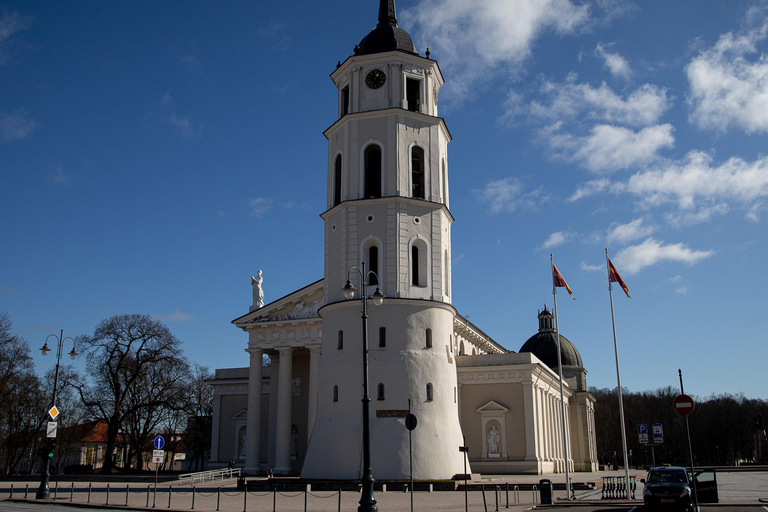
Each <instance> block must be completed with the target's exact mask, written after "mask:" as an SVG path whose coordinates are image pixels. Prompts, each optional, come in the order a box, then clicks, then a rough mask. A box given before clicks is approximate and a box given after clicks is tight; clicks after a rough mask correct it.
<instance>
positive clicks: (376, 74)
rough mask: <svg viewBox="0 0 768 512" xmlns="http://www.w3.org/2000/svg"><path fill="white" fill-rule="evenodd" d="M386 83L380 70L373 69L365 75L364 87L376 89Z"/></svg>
mask: <svg viewBox="0 0 768 512" xmlns="http://www.w3.org/2000/svg"><path fill="white" fill-rule="evenodd" d="M386 81H387V75H385V74H384V72H383V71H382V70H380V69H374V70H371V71H369V72H368V74H367V75H365V85H367V86H368V87H369V88H371V89H378V88H379V87H381V86H382V85H384V82H386Z"/></svg>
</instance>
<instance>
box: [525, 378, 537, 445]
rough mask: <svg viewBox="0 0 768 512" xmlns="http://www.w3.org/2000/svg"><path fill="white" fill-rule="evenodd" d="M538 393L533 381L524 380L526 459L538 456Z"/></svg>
mask: <svg viewBox="0 0 768 512" xmlns="http://www.w3.org/2000/svg"><path fill="white" fill-rule="evenodd" d="M534 393H536V391H535V389H534V387H533V382H523V407H524V410H525V418H526V422H525V460H537V459H538V457H537V456H536V438H537V437H538V435H537V432H536V428H537V425H536V423H537V422H536V405H535V403H534V401H535V399H536V397H535V396H534Z"/></svg>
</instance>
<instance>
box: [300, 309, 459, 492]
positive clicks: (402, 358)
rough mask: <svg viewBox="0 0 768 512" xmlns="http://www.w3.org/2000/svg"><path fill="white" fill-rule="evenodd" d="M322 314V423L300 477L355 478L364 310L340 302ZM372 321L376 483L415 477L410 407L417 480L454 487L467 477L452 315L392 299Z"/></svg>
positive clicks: (360, 456) (359, 463)
mask: <svg viewBox="0 0 768 512" xmlns="http://www.w3.org/2000/svg"><path fill="white" fill-rule="evenodd" d="M320 314H321V315H322V318H323V332H324V339H323V353H322V357H321V360H320V383H319V387H318V404H319V407H318V416H317V419H316V421H315V425H314V429H313V431H312V438H311V440H310V442H309V447H308V449H307V456H306V458H305V462H304V467H303V469H302V471H301V476H302V478H308V479H309V478H311V479H316V478H318V479H342V480H355V479H358V478H360V475H361V474H362V465H363V454H362V357H363V353H362V340H361V339H362V322H361V318H360V303H359V301H356V300H355V301H349V302H337V303H334V304H330V305H328V306H326V307H324V308H323V309H322V310H321V311H320ZM368 314H369V318H368V330H369V371H370V378H369V387H370V398H371V415H370V417H371V469H372V474H373V477H374V478H375V479H377V480H384V479H386V480H400V479H407V478H408V476H409V450H408V429H406V428H405V416H406V414H407V413H408V400H409V399H411V411H412V413H413V414H414V415H415V416H416V418H417V421H418V424H417V427H416V429H415V430H413V432H412V447H413V477H414V478H416V479H418V480H427V479H450V478H452V477H453V476H454V475H456V474H460V473H463V472H464V459H463V454H462V452H460V451H459V446H462V445H463V438H462V432H461V426H460V425H459V415H458V405H457V382H456V363H455V358H454V357H453V355H452V353H451V352H452V351H451V349H450V348H449V341H450V339H451V335H452V333H453V318H454V315H455V311H454V309H453V307H452V306H450V305H449V304H445V303H441V302H433V301H428V300H413V299H395V298H391V299H390V298H388V299H386V300H385V302H384V304H382V305H381V306H371V305H369V308H368ZM382 329H386V333H384V332H383V331H382ZM340 333H341V334H340ZM339 347H341V348H339Z"/></svg>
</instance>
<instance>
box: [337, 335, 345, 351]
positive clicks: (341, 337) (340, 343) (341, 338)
mask: <svg viewBox="0 0 768 512" xmlns="http://www.w3.org/2000/svg"><path fill="white" fill-rule="evenodd" d="M336 348H337V349H339V350H341V349H343V348H344V331H339V338H338V344H337V345H336Z"/></svg>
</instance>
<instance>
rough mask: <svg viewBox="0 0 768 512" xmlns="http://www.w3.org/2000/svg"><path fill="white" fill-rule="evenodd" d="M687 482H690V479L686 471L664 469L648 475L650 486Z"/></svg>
mask: <svg viewBox="0 0 768 512" xmlns="http://www.w3.org/2000/svg"><path fill="white" fill-rule="evenodd" d="M686 482H688V479H687V478H686V475H685V472H684V471H679V470H664V469H663V470H660V471H651V472H650V473H649V474H648V483H649V484H673V483H674V484H678V483H686Z"/></svg>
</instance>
